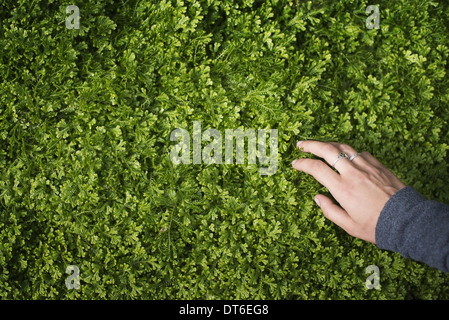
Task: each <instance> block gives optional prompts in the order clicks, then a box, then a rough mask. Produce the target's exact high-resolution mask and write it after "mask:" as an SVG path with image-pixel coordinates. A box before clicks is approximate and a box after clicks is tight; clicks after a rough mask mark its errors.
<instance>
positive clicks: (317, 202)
mask: <svg viewBox="0 0 449 320" xmlns="http://www.w3.org/2000/svg"><path fill="white" fill-rule="evenodd" d="M313 200H315V202H316V204H317V205H318V207H321V206H320V200H318V198H317V197H315V198H313Z"/></svg>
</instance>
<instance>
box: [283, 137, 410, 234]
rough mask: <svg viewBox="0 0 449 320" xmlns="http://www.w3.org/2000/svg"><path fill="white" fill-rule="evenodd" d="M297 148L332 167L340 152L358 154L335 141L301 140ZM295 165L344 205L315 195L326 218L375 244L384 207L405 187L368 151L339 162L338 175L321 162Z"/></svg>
mask: <svg viewBox="0 0 449 320" xmlns="http://www.w3.org/2000/svg"><path fill="white" fill-rule="evenodd" d="M298 147H299V148H300V150H301V149H302V151H303V152H310V153H313V154H315V155H317V156H319V157H320V158H323V159H324V160H326V162H327V163H328V164H330V165H332V164H333V163H334V161H335V159H337V157H338V155H339V154H340V152H344V153H346V154H347V155H348V157H351V156H352V155H354V154H356V153H357V151H355V150H354V149H353V148H352V147H351V146H348V145H346V144H341V143H336V142H320V141H312V140H308V141H302V142H301V141H300V142H298ZM292 166H293V168H295V169H296V170H298V171H303V172H306V173H308V174H310V175H312V176H313V177H314V178H315V179H317V180H318V182H320V183H321V184H322V185H324V186H325V187H326V188H327V189H328V190H329V192H330V193H331V194H332V196H333V197H334V198H335V200H337V201H338V203H339V204H340V205H341V207H340V206H339V205H338V204H336V203H335V202H334V201H332V200H331V199H329V198H328V197H326V196H324V195H322V194H318V195H316V196H315V201H316V202H317V204H318V205H319V206H320V207H321V209H322V210H323V214H324V216H325V217H326V218H328V219H329V220H331V221H333V222H334V223H335V224H337V225H338V226H340V227H341V228H343V229H344V230H345V231H346V232H347V233H349V234H350V235H351V236H354V237H357V238H360V239H363V240H366V241H369V242H372V243H376V239H375V232H376V225H377V220H378V219H379V215H380V213H381V211H382V209H383V207H384V206H385V204H386V203H387V201H388V199H390V197H391V196H392V195H394V194H395V193H396V192H397V191H399V190H400V189H402V188H404V187H405V186H406V185H405V184H404V183H403V182H402V181H400V180H399V179H398V178H397V177H396V176H395V175H394V174H393V173H392V172H391V171H390V170H388V169H387V168H385V167H384V166H383V165H382V163H380V162H379V161H378V160H377V159H376V158H374V157H373V156H372V155H371V154H370V153H369V152H366V151H364V152H362V153H360V155H359V156H357V157H355V158H354V159H353V160H352V161H350V160H349V159H346V158H342V159H340V160H338V162H337V163H336V164H335V169H337V170H338V172H339V173H337V172H335V171H334V170H333V169H332V168H331V167H329V166H328V165H326V164H325V163H324V162H323V161H321V160H314V159H297V160H295V161H293V163H292Z"/></svg>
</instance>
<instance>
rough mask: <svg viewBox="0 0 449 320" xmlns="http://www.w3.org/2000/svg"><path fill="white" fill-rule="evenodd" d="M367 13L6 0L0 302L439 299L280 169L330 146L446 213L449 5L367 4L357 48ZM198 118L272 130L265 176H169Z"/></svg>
mask: <svg viewBox="0 0 449 320" xmlns="http://www.w3.org/2000/svg"><path fill="white" fill-rule="evenodd" d="M71 4H76V5H77V6H79V8H80V13H81V20H80V26H81V27H80V29H67V28H66V26H65V19H66V18H67V16H68V15H67V14H66V12H65V8H66V7H67V6H68V5H71ZM370 4H372V3H368V2H367V1H366V0H363V1H362V0H347V1H330V0H321V1H313V2H312V1H308V2H307V1H297V0H292V1H285V0H269V1H259V0H235V1H212V0H201V1H195V0H185V1H178V0H163V1H143V0H141V1H139V0H127V1H112V0H110V1H106V0H103V1H98V0H88V1H82V2H81V1H79V3H72V2H70V1H51V0H50V1H43V0H35V1H25V0H19V1H12V0H6V1H2V3H1V4H0V48H2V50H1V51H0V79H1V80H2V81H1V83H0V170H1V178H0V298H6V299H165V298H169V299H179V298H188V299H198V298H202V299H240V298H242V299H404V298H420V299H447V298H449V286H448V280H449V278H448V276H447V275H445V274H443V273H441V272H439V271H438V270H435V269H432V268H429V267H427V266H425V265H423V264H420V263H417V262H414V261H411V260H406V259H404V258H402V257H401V256H400V255H399V254H397V253H391V252H386V251H382V250H380V249H378V248H377V247H376V246H374V245H372V244H369V243H365V242H363V241H361V240H358V239H354V238H352V237H350V236H349V235H347V234H345V233H344V232H343V231H342V230H341V229H339V228H338V227H337V226H335V225H333V224H332V223H331V222H329V221H327V220H326V219H325V218H324V217H323V215H322V214H321V212H320V210H319V208H317V206H316V205H315V204H314V202H313V196H314V195H315V194H316V193H318V192H325V191H326V189H325V188H324V187H322V186H321V185H320V184H319V183H318V182H317V181H315V180H314V179H313V178H312V177H310V176H307V175H305V174H301V173H298V172H296V171H294V170H293V169H292V168H291V166H290V163H291V161H292V160H293V159H295V158H298V157H304V156H305V155H302V154H300V153H299V152H298V151H297V150H296V149H295V147H294V145H295V143H296V141H297V140H303V139H319V140H331V141H339V142H345V143H348V144H351V145H352V146H354V147H355V148H356V149H357V150H367V151H369V152H371V153H372V154H373V155H374V156H376V157H377V158H378V159H379V160H380V161H381V162H382V163H384V164H385V165H386V166H387V167H389V168H390V169H392V170H393V171H394V172H395V173H396V174H397V175H398V177H399V178H400V179H401V180H402V181H404V182H405V183H407V184H408V185H413V186H415V187H416V188H417V190H418V191H420V192H421V193H422V194H424V195H425V196H427V197H430V198H433V199H436V200H439V201H442V202H446V203H449V193H448V192H447V191H446V188H445V187H446V184H447V181H448V180H449V174H448V172H447V161H448V154H447V150H448V145H449V137H448V134H447V126H448V121H449V113H448V112H447V106H448V102H449V82H448V78H447V75H446V72H447V70H448V67H447V61H448V58H449V49H448V48H449V30H448V27H447V26H448V25H449V24H448V18H447V17H448V14H449V9H448V5H447V3H446V2H444V1H440V2H437V1H434V2H430V1H423V0H411V1H405V0H401V1H388V2H387V1H382V2H379V3H378V4H377V5H378V6H379V9H380V18H381V21H380V29H377V30H376V29H373V30H368V29H367V28H366V26H365V20H366V18H367V14H366V13H365V8H366V7H367V6H368V5H370ZM195 120H200V121H202V123H203V126H204V129H206V128H215V129H218V130H220V131H221V132H224V130H225V129H233V128H238V127H241V128H253V129H264V128H276V129H278V130H279V169H278V171H277V172H276V174H274V175H272V176H261V175H260V174H259V171H258V170H257V167H256V166H254V165H253V166H250V165H248V166H246V165H204V164H203V165H178V166H174V165H173V164H172V162H171V161H170V159H169V152H170V150H171V148H172V147H173V143H172V142H171V141H170V139H169V137H170V132H171V131H172V130H174V129H175V128H187V129H188V130H191V125H192V122H193V121H195ZM190 132H191V131H190ZM299 177H301V178H302V182H301V183H300V184H295V181H297V180H298V178H299ZM68 265H77V266H78V267H79V269H80V273H81V274H80V280H81V288H80V289H79V290H68V289H67V288H66V286H65V279H66V278H67V277H68V274H66V273H65V270H66V267H67V266H68ZM369 265H377V266H378V267H379V269H380V272H381V274H380V289H379V290H367V289H366V288H365V279H366V278H367V277H368V274H365V268H366V267H367V266H369Z"/></svg>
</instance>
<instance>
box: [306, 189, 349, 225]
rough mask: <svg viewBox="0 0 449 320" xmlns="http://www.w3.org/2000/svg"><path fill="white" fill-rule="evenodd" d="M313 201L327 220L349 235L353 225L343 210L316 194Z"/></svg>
mask: <svg viewBox="0 0 449 320" xmlns="http://www.w3.org/2000/svg"><path fill="white" fill-rule="evenodd" d="M314 199H315V202H316V203H317V205H318V206H319V207H320V208H321V210H323V214H324V216H325V217H326V218H327V219H329V220H330V221H332V222H333V223H335V224H336V225H338V226H340V227H341V228H343V229H344V230H345V231H346V232H348V233H351V232H350V231H351V230H352V227H353V226H354V223H353V221H352V219H351V217H350V216H349V214H348V213H347V212H346V211H345V210H344V209H342V208H341V207H340V206H339V205H338V204H336V203H335V202H334V201H333V200H331V199H329V198H328V197H326V196H324V195H322V194H317V195H316V196H315V198H314Z"/></svg>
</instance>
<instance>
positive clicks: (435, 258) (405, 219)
mask: <svg viewBox="0 0 449 320" xmlns="http://www.w3.org/2000/svg"><path fill="white" fill-rule="evenodd" d="M375 237H376V245H377V246H378V247H379V248H381V249H385V250H389V251H394V252H399V253H400V254H401V255H402V256H403V257H406V258H410V259H413V260H416V261H420V262H424V263H425V264H427V265H429V266H431V267H434V268H437V269H439V270H441V271H443V272H449V206H448V205H446V204H443V203H440V202H437V201H434V200H428V199H426V198H425V197H424V196H423V195H421V194H420V193H418V191H416V190H415V189H414V188H413V187H411V186H406V187H404V188H402V189H400V190H399V191H397V192H396V193H395V194H394V195H393V196H392V197H391V198H390V199H389V200H388V201H387V203H386V204H385V206H384V208H383V209H382V212H381V213H380V216H379V219H378V221H377V226H376V235H375Z"/></svg>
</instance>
